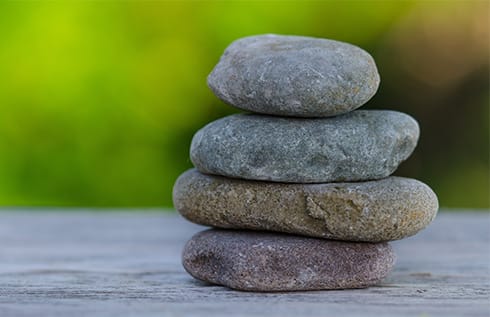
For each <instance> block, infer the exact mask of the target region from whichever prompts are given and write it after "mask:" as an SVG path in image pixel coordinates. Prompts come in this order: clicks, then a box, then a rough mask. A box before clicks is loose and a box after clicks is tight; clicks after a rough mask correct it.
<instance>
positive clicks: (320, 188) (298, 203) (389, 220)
mask: <svg viewBox="0 0 490 317" xmlns="http://www.w3.org/2000/svg"><path fill="white" fill-rule="evenodd" d="M173 199H174V206H175V208H176V209H177V210H178V211H179V212H180V214H181V215H182V216H184V217H185V218H186V219H188V220H189V221H192V222H195V223H198V224H202V225H206V226H214V227H220V228H233V229H251V230H266V231H279V232H285V233H291V234H297V235H305V236H312V237H322V238H328V239H335V240H345V241H367V242H381V241H391V240H397V239H403V238H405V237H408V236H411V235H414V234H416V233H417V232H419V231H420V230H422V229H424V228H425V227H426V226H427V225H429V223H430V222H431V221H432V220H433V219H434V218H435V216H436V213H437V210H438V201H437V197H436V195H435V194H434V192H433V191H432V190H431V189H430V188H429V187H428V186H427V185H425V184H424V183H422V182H420V181H417V180H415V179H409V178H403V177H395V176H391V177H388V178H385V179H382V180H377V181H368V182H359V183H327V184H284V183H270V182H261V181H245V180H239V179H229V178H225V177H221V176H212V175H205V174H202V173H200V172H198V171H197V170H195V169H191V170H189V171H187V172H185V173H183V174H182V175H181V176H180V177H179V178H178V179H177V182H176V183H175V186H174V191H173Z"/></svg>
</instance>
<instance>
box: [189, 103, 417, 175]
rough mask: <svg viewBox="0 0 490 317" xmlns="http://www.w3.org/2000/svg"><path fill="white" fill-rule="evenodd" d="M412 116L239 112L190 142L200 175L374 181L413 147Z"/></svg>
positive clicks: (385, 112)
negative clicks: (289, 115) (308, 116)
mask: <svg viewBox="0 0 490 317" xmlns="http://www.w3.org/2000/svg"><path fill="white" fill-rule="evenodd" d="M418 136H419V127H418V124H417V122H416V121H415V120H414V119H413V118H412V117H410V116H409V115H406V114H404V113H401V112H396V111H388V110H357V111H354V112H351V113H348V114H345V115H342V116H337V117H332V118H317V119H304V118H281V117H273V116H265V115H252V114H238V115H231V116H228V117H224V118H222V119H219V120H217V121H214V122H211V123H210V124H208V125H206V126H205V127H204V128H202V129H201V130H199V131H198V132H197V133H196V134H195V136H194V138H193V140H192V144H191V150H190V156H191V160H192V162H193V163H194V166H195V167H196V168H197V169H199V170H200V171H201V172H203V173H208V174H216V175H222V176H228V177H235V178H243V179H252V180H268V181H274V182H288V183H328V182H341V181H363V180H370V179H379V178H383V177H386V176H389V175H390V174H392V173H393V172H394V171H395V170H396V168H397V167H398V165H399V164H400V163H401V162H402V161H404V160H405V159H406V158H408V157H409V155H410V154H411V153H412V151H413V150H414V149H415V146H416V144H417V140H418Z"/></svg>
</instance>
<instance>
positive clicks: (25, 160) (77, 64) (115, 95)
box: [0, 1, 489, 208]
mask: <svg viewBox="0 0 490 317" xmlns="http://www.w3.org/2000/svg"><path fill="white" fill-rule="evenodd" d="M260 33H283V34H298V35H308V36H318V37H326V38H332V39H336V40H341V41H347V42H351V43H354V44H356V45H359V46H361V47H363V48H364V49H366V50H367V51H369V52H370V53H371V54H372V55H373V56H374V57H375V59H376V61H377V64H378V68H379V72H380V75H381V81H382V84H381V86H380V88H379V91H378V94H377V95H376V96H375V97H374V98H373V99H372V100H371V101H370V102H369V103H368V104H367V105H366V108H379V109H395V110H399V111H403V112H406V113H409V114H411V115H412V116H413V117H415V118H416V119H417V120H418V121H419V123H420V125H421V131H422V133H421V139H420V142H419V146H418V148H417V149H416V151H415V153H414V154H413V156H412V157H411V158H410V159H409V160H408V161H407V162H405V163H404V164H403V165H402V166H401V167H400V169H399V170H398V171H397V174H398V175H403V176H408V177H414V178H418V179H420V180H422V181H424V182H426V183H428V184H429V185H430V186H431V187H432V188H433V189H434V190H435V192H436V193H437V194H438V195H439V197H440V203H441V205H442V206H446V207H470V208H472V207H473V208H484V207H489V198H488V196H489V158H488V155H489V131H488V118H489V113H488V102H489V99H488V85H489V83H488V3H487V2H486V1H434V2H428V1H324V2H308V1H290V2H284V1H271V2H255V1H254V2H231V1H223V2H146V1H134V2H131V1H130V2H71V1H70V2H68V1H66V2H65V1H63V2H61V1H60V2H56V1H55V2H2V3H0V205H4V206H27V205H29V206H32V205H34V206H40V205H41V206H51V205H56V206H63V205H66V206H171V204H172V202H171V190H172V186H173V183H174V181H175V179H176V178H177V176H178V175H179V174H180V173H181V172H183V171H184V170H186V169H187V168H190V167H191V162H190V161H189V158H188V148H189V144H190V140H191V138H192V135H193V134H194V133H195V131H197V129H199V128H200V127H202V126H203V125H204V124H206V123H207V122H209V121H211V120H214V119H216V118H218V117H221V116H224V115H226V114H230V113H232V112H234V111H235V110H233V109H232V108H231V107H229V106H226V105H224V104H223V103H221V102H220V101H218V99H217V98H215V97H214V96H213V95H212V93H211V92H210V90H209V89H208V88H207V86H206V76H207V75H208V73H209V72H210V71H211V69H212V67H213V66H214V65H215V64H216V62H217V61H218V59H219V56H220V55H221V53H222V51H223V50H224V48H225V47H226V46H227V45H228V44H229V43H230V42H231V41H233V40H234V39H236V38H239V37H242V36H246V35H252V34H260Z"/></svg>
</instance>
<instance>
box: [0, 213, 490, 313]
mask: <svg viewBox="0 0 490 317" xmlns="http://www.w3.org/2000/svg"><path fill="white" fill-rule="evenodd" d="M489 215H490V214H489V213H488V212H481V213H471V212H465V213H458V212H451V213H448V212H440V213H439V215H438V218H437V219H436V220H435V222H434V223H433V224H432V225H431V226H430V227H429V228H427V229H426V230H425V231H423V232H421V233H420V234H419V235H417V236H415V237H412V238H409V239H405V240H403V241H398V242H394V243H393V245H394V247H395V250H396V251H397V254H398V261H397V265H396V268H395V270H394V271H393V272H392V274H391V275H390V276H389V277H388V278H387V279H386V280H385V281H384V282H383V283H382V284H381V285H379V286H377V287H372V288H369V289H361V290H345V291H319V292H296V293H272V294H261V293H245V292H237V291H231V290H229V289H226V288H223V287H219V286H210V285H205V284H203V283H200V282H198V281H196V280H193V279H192V278H191V277H190V276H189V275H187V274H186V273H185V271H184V270H183V269H182V267H181V265H180V252H181V249H182V247H183V244H184V243H185V241H186V240H187V239H188V238H190V237H191V236H192V234H194V233H195V232H197V231H199V230H201V229H202V227H199V226H196V225H192V224H190V223H187V222H185V221H184V220H183V219H181V218H180V217H179V216H177V215H176V214H172V213H161V212H148V211H140V212H138V213H135V212H132V213H129V212H118V211H113V212H93V211H90V210H85V211H84V210H75V211H71V212H56V211H50V210H35V211H25V210H24V211H19V210H16V211H8V210H4V211H3V212H0V241H1V243H2V246H1V249H0V316H1V317H8V316H69V317H77V316H104V317H107V316H143V317H144V316H231V315H237V316H245V315H249V316H281V317H287V316H390V317H391V316H419V317H423V316H489V315H490V267H489V265H490V249H489V248H490V246H489V245H490V244H489V242H490V237H489V230H490V229H489V228H490V216H489Z"/></svg>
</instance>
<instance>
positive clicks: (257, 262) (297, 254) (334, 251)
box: [182, 230, 395, 292]
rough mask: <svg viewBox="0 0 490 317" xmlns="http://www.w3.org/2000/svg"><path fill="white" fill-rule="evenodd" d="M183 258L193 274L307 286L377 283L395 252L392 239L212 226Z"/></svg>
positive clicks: (280, 287)
mask: <svg viewBox="0 0 490 317" xmlns="http://www.w3.org/2000/svg"><path fill="white" fill-rule="evenodd" d="M182 262H183V265H184V268H185V269H186V270H187V272H189V274H191V275H192V276H193V277H195V278H197V279H199V280H203V281H206V282H210V283H213V284H219V285H224V286H228V287H230V288H234V289H238V290H245V291H259V292H270V291H299V290H301V291H304V290H323V289H345V288H362V287H368V286H371V285H375V284H377V283H378V282H379V281H380V280H381V279H382V278H384V277H385V276H386V275H387V274H388V273H389V272H390V270H391V268H392V267H393V264H394V262H395V255H394V253H393V250H392V249H391V247H390V245H388V244H387V243H376V244H374V243H360V242H357V243H356V242H341V241H331V240H325V239H316V238H307V237H298V236H291V235H285V234H279V233H265V232H244V231H232V230H207V231H203V232H200V233H198V234H196V235H195V236H194V237H192V239H191V240H190V241H189V242H187V244H186V246H185V248H184V252H183V256H182Z"/></svg>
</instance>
